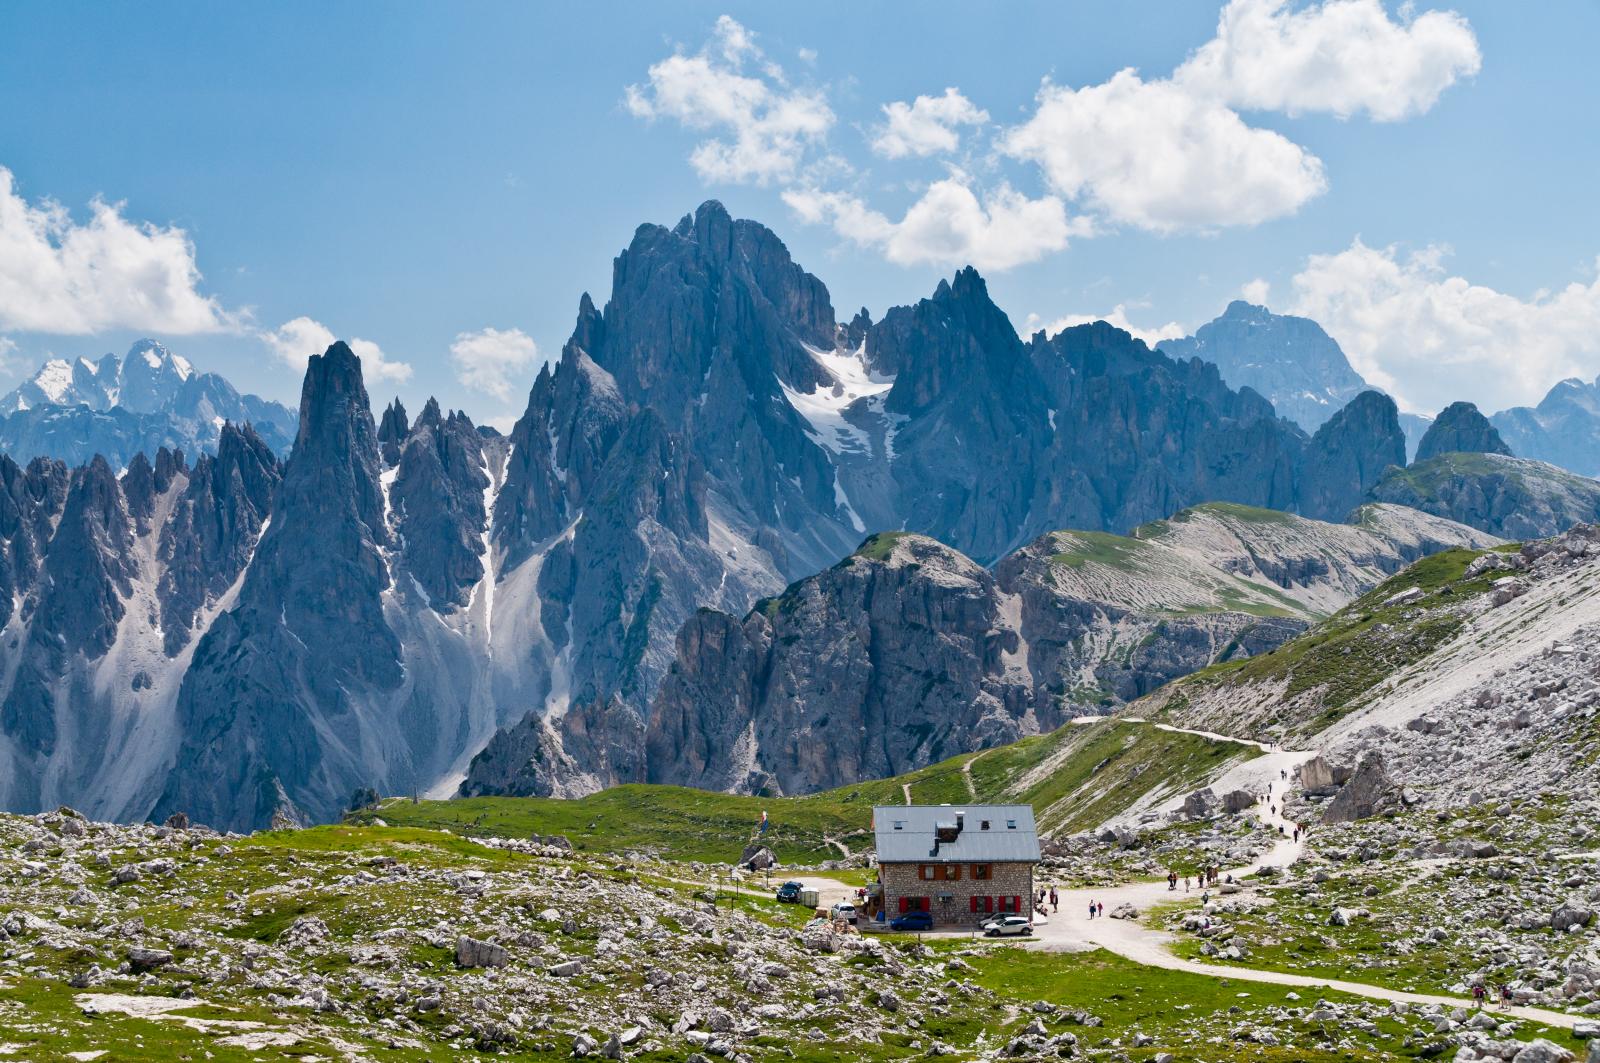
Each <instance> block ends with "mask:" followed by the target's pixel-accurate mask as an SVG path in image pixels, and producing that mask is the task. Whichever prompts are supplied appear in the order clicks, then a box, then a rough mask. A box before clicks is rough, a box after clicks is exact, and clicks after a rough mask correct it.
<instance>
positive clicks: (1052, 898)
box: [1033, 886, 1061, 915]
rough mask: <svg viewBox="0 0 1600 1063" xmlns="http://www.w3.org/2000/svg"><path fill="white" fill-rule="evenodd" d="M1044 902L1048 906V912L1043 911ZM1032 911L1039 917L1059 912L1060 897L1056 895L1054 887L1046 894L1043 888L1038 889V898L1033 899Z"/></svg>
mask: <svg viewBox="0 0 1600 1063" xmlns="http://www.w3.org/2000/svg"><path fill="white" fill-rule="evenodd" d="M1046 902H1048V903H1049V905H1050V907H1049V909H1048V910H1046V909H1045V904H1046ZM1033 910H1034V911H1036V912H1038V913H1039V914H1040V915H1049V914H1051V913H1052V912H1058V911H1060V910H1061V896H1060V894H1058V893H1056V888H1055V887H1054V886H1051V887H1050V889H1049V891H1048V892H1047V891H1046V890H1045V888H1044V887H1043V886H1040V887H1039V896H1037V897H1035V898H1034V899H1033Z"/></svg>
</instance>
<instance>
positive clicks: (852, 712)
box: [646, 535, 1059, 793]
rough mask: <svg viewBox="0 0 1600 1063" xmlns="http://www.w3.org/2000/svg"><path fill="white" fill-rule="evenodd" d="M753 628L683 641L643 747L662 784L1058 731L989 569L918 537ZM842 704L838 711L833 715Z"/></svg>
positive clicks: (746, 783) (769, 775)
mask: <svg viewBox="0 0 1600 1063" xmlns="http://www.w3.org/2000/svg"><path fill="white" fill-rule="evenodd" d="M874 544H877V545H878V546H881V547H883V548H884V556H882V557H881V558H878V557H875V556H868V557H863V556H861V555H856V556H853V557H851V558H850V559H848V560H846V561H845V562H843V563H841V564H840V565H838V566H835V567H834V568H832V569H829V570H828V571H827V572H824V573H822V574H821V575H819V576H816V577H813V578H812V579H810V580H806V581H803V582H802V583H800V584H798V585H797V586H796V587H793V588H791V589H790V590H789V591H788V592H786V593H785V594H784V596H783V597H782V598H778V599H773V600H769V601H768V602H767V603H766V604H765V605H764V606H762V607H758V608H757V609H756V610H754V611H753V612H751V613H750V615H749V616H748V617H746V618H745V620H744V622H743V624H740V623H738V622H737V621H734V620H733V618H731V617H727V616H723V615H721V614H717V613H712V612H707V611H702V612H700V613H698V614H696V616H695V617H694V618H692V619H691V620H690V621H689V623H688V624H687V625H685V626H684V628H683V630H682V631H681V632H680V634H679V636H678V649H679V654H678V660H677V663H676V664H675V665H674V668H673V671H672V673H671V675H669V676H668V678H667V680H666V681H665V683H664V684H663V685H662V688H661V693H660V694H659V695H658V696H657V699H656V703H655V713H654V716H653V717H652V720H651V725H650V733H649V738H648V741H647V745H646V750H647V756H646V763H647V765H648V768H647V772H648V777H649V778H650V779H651V780H652V781H663V782H665V781H671V782H684V783H688V784H689V785H693V786H703V787H706V788H708V789H717V790H724V789H734V790H742V791H752V790H761V789H770V790H774V791H780V792H785V793H796V792H805V791H810V790H817V789H823V788H826V787H829V786H835V785H839V784H841V783H845V782H850V781H853V780H856V779H863V778H874V777H880V776H884V775H893V774H895V773H896V772H899V771H902V770H905V769H906V768H908V767H915V766H920V765H922V764H927V763H931V762H932V761H935V760H938V759H941V758H942V757H944V756H948V755H952V754H954V753H956V752H958V751H960V750H964V749H972V748H975V747H978V746H986V745H993V744H997V743H1000V742H1006V741H1010V740H1012V739H1014V738H1017V737H1019V736H1021V735H1023V734H1030V733H1034V732H1036V731H1037V730H1038V729H1039V727H1040V726H1041V724H1042V725H1044V726H1053V725H1054V724H1055V723H1056V722H1059V721H1058V719H1057V714H1056V713H1055V712H1054V711H1051V712H1049V713H1048V714H1047V715H1046V716H1045V717H1044V718H1043V719H1042V720H1040V719H1038V718H1036V717H1035V716H1034V714H1033V711H1032V710H1033V706H1032V704H1031V696H1030V695H1031V691H1030V683H1029V680H1028V675H1027V672H1026V671H1025V670H1023V669H1020V668H1015V669H1014V668H1010V667H1008V658H1009V657H1010V655H1013V654H1015V653H1016V652H1017V651H1018V650H1019V649H1020V641H1019V638H1018V634H1017V632H1016V631H1015V630H1013V629H1011V628H1010V627H1008V625H1007V624H1006V623H1005V621H1004V619H1003V617H1002V615H1001V594H1000V592H999V590H998V588H997V586H996V584H995V580H994V577H993V576H992V575H991V574H990V573H989V572H988V571H986V570H985V569H983V568H981V567H979V566H978V565H976V564H974V563H973V562H971V561H970V560H968V559H967V558H965V557H963V556H961V555H960V554H958V553H956V552H955V551H953V550H951V549H949V548H948V547H945V546H942V545H940V544H939V543H937V542H934V541H933V540H931V539H926V538H923V537H921V536H909V535H902V536H883V537H880V538H879V539H877V540H874V541H872V543H869V548H868V549H869V551H872V550H873V546H874ZM835 708H837V710H838V712H837V715H835V714H834V712H833V711H832V710H833V709H835Z"/></svg>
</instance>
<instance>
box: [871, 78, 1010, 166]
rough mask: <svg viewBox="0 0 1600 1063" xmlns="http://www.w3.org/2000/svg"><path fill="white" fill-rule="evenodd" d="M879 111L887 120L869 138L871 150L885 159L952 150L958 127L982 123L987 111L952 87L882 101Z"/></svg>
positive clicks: (958, 136) (956, 144)
mask: <svg viewBox="0 0 1600 1063" xmlns="http://www.w3.org/2000/svg"><path fill="white" fill-rule="evenodd" d="M883 113H884V116H885V118H887V119H888V120H887V121H886V122H885V123H884V125H883V126H882V127H881V128H880V129H879V130H878V132H877V135H876V136H874V137H873V139H872V150H873V151H875V152H877V153H878V154H879V155H882V156H883V157H884V158H887V159H901V158H904V157H905V156H907V155H919V156H925V155H936V154H939V153H940V152H950V151H955V150H956V148H958V147H960V146H961V134H960V133H959V132H957V128H958V127H959V126H964V125H982V124H983V123H984V122H987V121H988V120H989V112H988V111H985V110H983V109H982V108H980V107H977V106H975V105H974V104H973V103H972V101H971V100H969V99H967V98H966V97H965V96H963V95H961V92H960V90H958V89H954V88H947V89H945V90H944V95H943V96H918V97H917V98H916V99H915V100H912V101H911V102H910V103H906V102H905V101H903V100H896V101H895V102H894V103H886V104H884V105H883Z"/></svg>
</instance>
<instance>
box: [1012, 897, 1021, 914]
mask: <svg viewBox="0 0 1600 1063" xmlns="http://www.w3.org/2000/svg"><path fill="white" fill-rule="evenodd" d="M1011 910H1012V911H1013V912H1020V911H1022V898H1021V897H1013V898H1011Z"/></svg>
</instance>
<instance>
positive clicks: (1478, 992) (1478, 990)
mask: <svg viewBox="0 0 1600 1063" xmlns="http://www.w3.org/2000/svg"><path fill="white" fill-rule="evenodd" d="M1483 998H1484V992H1483V986H1481V985H1475V986H1473V987H1472V1002H1473V1003H1474V1004H1476V1005H1478V1007H1480V1008H1481V1007H1483Z"/></svg>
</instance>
